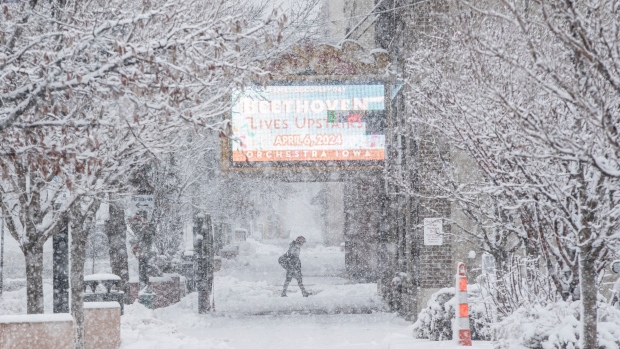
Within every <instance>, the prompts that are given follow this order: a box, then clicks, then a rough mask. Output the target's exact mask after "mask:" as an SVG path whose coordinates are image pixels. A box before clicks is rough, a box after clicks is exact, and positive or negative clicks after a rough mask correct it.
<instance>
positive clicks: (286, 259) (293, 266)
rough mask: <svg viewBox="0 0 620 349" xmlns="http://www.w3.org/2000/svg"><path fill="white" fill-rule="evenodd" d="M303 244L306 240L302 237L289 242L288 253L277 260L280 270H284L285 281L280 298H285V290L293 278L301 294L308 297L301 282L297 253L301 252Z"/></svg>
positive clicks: (299, 262)
mask: <svg viewBox="0 0 620 349" xmlns="http://www.w3.org/2000/svg"><path fill="white" fill-rule="evenodd" d="M304 243H306V238H305V237H303V236H298V237H297V239H295V240H293V241H292V242H291V244H290V245H289V247H288V251H287V252H286V253H285V254H283V255H282V256H280V258H278V263H280V265H281V266H282V268H284V269H286V280H284V289H283V290H282V297H286V289H287V288H288V284H289V283H290V282H291V280H292V279H293V278H295V280H297V284H298V285H299V288H300V289H301V294H302V295H303V296H304V297H308V296H309V295H310V294H309V293H308V292H306V289H305V288H304V284H303V282H302V280H301V260H300V259H299V252H300V251H301V246H303V244H304Z"/></svg>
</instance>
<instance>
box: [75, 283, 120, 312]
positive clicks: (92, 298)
mask: <svg viewBox="0 0 620 349" xmlns="http://www.w3.org/2000/svg"><path fill="white" fill-rule="evenodd" d="M120 281H121V278H120V276H118V275H114V274H92V275H87V276H85V277H84V302H118V304H120V306H121V315H122V314H123V313H124V310H125V309H124V307H123V304H124V303H125V302H124V298H125V292H123V291H121V290H119V289H118V288H119V284H120ZM100 285H101V286H103V288H104V290H103V292H102V291H100V289H99V290H98V287H99V286H100Z"/></svg>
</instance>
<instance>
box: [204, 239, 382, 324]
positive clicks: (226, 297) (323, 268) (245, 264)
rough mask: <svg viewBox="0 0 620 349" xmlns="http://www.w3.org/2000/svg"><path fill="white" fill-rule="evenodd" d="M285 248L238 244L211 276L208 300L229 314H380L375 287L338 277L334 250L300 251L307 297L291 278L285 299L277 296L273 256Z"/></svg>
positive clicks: (278, 271) (340, 269) (279, 280)
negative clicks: (211, 296) (230, 257)
mask: <svg viewBox="0 0 620 349" xmlns="http://www.w3.org/2000/svg"><path fill="white" fill-rule="evenodd" d="M286 248H287V247H286V245H282V246H275V245H267V244H262V243H260V242H258V241H254V240H252V239H249V240H248V241H247V242H245V243H242V245H241V249H240V250H241V251H240V254H239V256H238V257H237V258H236V259H235V260H223V265H222V270H221V271H219V272H217V273H216V274H215V281H214V285H215V291H214V298H215V299H214V301H215V308H216V310H217V311H218V312H221V313H225V314H231V313H234V314H235V315H265V314H291V313H303V314H337V313H349V314H356V313H370V312H373V311H383V310H385V309H386V308H385V304H384V303H383V301H382V300H381V297H379V295H378V294H377V285H376V284H375V283H372V284H357V283H352V282H351V281H349V280H347V279H345V278H343V277H341V276H342V275H343V274H344V270H345V266H344V252H342V251H340V249H339V248H336V247H323V246H315V247H308V248H304V249H302V254H301V261H302V268H303V274H304V284H305V285H306V289H307V290H308V291H309V292H311V293H312V296H310V297H308V298H304V297H302V296H301V292H300V290H299V287H298V285H297V282H296V281H295V280H294V279H293V281H292V282H291V284H290V285H289V288H288V297H281V293H282V286H283V283H284V277H285V274H286V272H285V270H284V269H283V268H282V267H281V266H280V265H279V264H278V257H279V256H280V255H282V254H283V253H284V252H286Z"/></svg>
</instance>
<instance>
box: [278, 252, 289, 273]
mask: <svg viewBox="0 0 620 349" xmlns="http://www.w3.org/2000/svg"><path fill="white" fill-rule="evenodd" d="M278 263H279V264H280V265H281V266H282V268H284V269H286V270H288V269H290V267H291V256H290V255H289V254H288V252H287V253H285V254H283V255H281V256H280V258H278Z"/></svg>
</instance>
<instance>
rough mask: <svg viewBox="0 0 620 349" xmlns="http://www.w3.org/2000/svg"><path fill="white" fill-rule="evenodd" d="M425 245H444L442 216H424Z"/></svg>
mask: <svg viewBox="0 0 620 349" xmlns="http://www.w3.org/2000/svg"><path fill="white" fill-rule="evenodd" d="M424 245H427V246H439V245H443V227H442V224H441V218H424Z"/></svg>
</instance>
